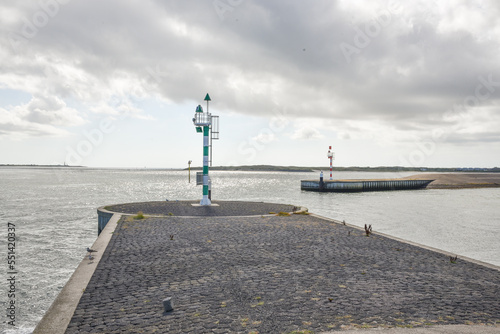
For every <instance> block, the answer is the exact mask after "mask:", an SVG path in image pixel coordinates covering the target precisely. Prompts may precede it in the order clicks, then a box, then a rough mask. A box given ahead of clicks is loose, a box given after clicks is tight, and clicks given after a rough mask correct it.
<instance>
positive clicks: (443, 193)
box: [0, 167, 500, 334]
mask: <svg viewBox="0 0 500 334" xmlns="http://www.w3.org/2000/svg"><path fill="white" fill-rule="evenodd" d="M411 174H414V173H398V174H394V173H366V172H337V173H335V175H334V178H339V179H356V178H357V179H366V178H394V177H403V176H408V175H411ZM211 177H212V198H213V200H241V201H259V202H260V201H263V202H274V203H285V204H293V205H297V206H304V207H307V208H308V209H309V211H310V212H313V213H316V214H319V215H322V216H325V217H328V218H334V219H337V220H340V221H343V220H345V221H346V222H347V223H349V224H353V225H357V226H361V227H362V226H364V224H371V225H372V227H373V230H374V231H376V232H382V233H385V234H388V235H391V236H395V237H399V238H402V239H405V240H409V241H413V242H417V243H420V244H423V245H426V246H431V247H435V248H439V249H443V250H446V251H448V252H451V253H454V254H457V255H458V256H459V257H460V256H467V257H471V258H474V259H477V260H481V261H484V262H488V263H491V264H494V265H498V266H500V243H499V242H498V236H499V235H500V205H499V204H500V188H484V189H457V190H443V189H425V190H406V191H385V192H365V193H316V192H306V191H301V190H300V180H303V179H317V178H318V177H319V173H317V172H314V173H313V172H311V173H285V172H218V171H214V172H211ZM327 177H328V173H325V178H327ZM188 178H189V176H188V171H184V170H183V171H172V170H147V169H142V170H136V169H89V168H35V167H30V168H14V167H12V168H7V167H4V168H0V187H1V192H0V217H1V222H2V227H1V228H2V229H3V231H2V233H0V235H1V236H2V237H1V238H0V253H1V254H2V255H1V257H2V258H3V259H4V260H3V261H2V264H1V266H2V271H1V272H2V277H0V281H1V282H3V283H2V284H0V290H2V291H0V296H1V298H0V303H1V304H2V306H3V307H2V309H3V310H6V309H7V306H8V305H9V304H8V303H10V302H11V301H12V300H14V301H15V306H16V309H15V325H16V326H15V327H14V326H11V325H9V324H8V321H10V319H9V318H7V312H2V317H3V319H2V321H1V322H0V330H1V331H2V333H4V332H5V333H16V334H18V333H31V332H32V331H33V329H34V327H35V326H36V324H37V323H38V321H40V319H41V318H42V317H43V315H44V314H45V312H46V311H47V309H48V308H49V307H50V305H51V304H52V302H53V301H54V299H55V298H56V296H57V294H58V293H59V292H60V290H61V289H62V288H63V286H64V285H65V284H66V282H67V280H68V279H69V278H70V276H71V274H72V273H73V272H74V270H75V268H76V267H77V266H78V264H79V263H80V261H81V260H82V259H83V257H84V256H85V254H86V248H87V247H90V246H91V245H92V243H93V242H94V241H95V239H96V238H97V213H96V208H98V207H100V206H104V205H110V204H118V203H128V202H141V201H164V200H167V199H168V200H193V199H201V196H202V189H201V186H196V178H195V173H194V172H191V182H190V183H189V182H188ZM9 226H10V227H11V228H12V226H14V229H15V232H14V233H15V248H14V249H12V245H10V250H9V238H8V236H9V234H8V233H9V230H8V228H9ZM11 237H12V235H11ZM11 240H12V238H11ZM9 252H10V253H12V252H13V253H14V255H15V264H14V267H13V269H14V270H15V271H16V272H17V274H16V275H15V279H16V280H15V286H14V288H15V296H14V298H11V297H9V289H11V286H10V285H9V282H8V281H7V279H9V278H10V277H11V276H12V275H10V274H9V272H11V270H10V269H12V268H9V263H8V255H9Z"/></svg>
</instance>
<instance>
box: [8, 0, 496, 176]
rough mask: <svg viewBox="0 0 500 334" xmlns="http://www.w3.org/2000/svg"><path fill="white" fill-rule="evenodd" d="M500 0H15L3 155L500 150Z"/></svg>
mask: <svg viewBox="0 0 500 334" xmlns="http://www.w3.org/2000/svg"><path fill="white" fill-rule="evenodd" d="M499 17H500V4H499V2H498V1H495V0H489V1H488V0H477V1H475V0H470V1H461V0H457V1H446V0H445V1H433V0H428V1H411V2H410V1H393V0H389V1H351V0H345V1H344V0H337V1H335V0H315V1H304V0H287V1H277V0H199V1H194V0H185V1H173V0H171V1H160V0H156V1H155V0H141V1H132V0H107V1H97V0H39V1H18V0H3V1H2V2H0V44H1V45H0V163H4V164H5V163H11V164H24V163H27V164H31V163H33V164H53V163H57V164H58V163H61V164H62V163H64V162H66V163H68V164H73V165H85V166H92V167H160V168H161V167H166V168H170V167H186V166H187V161H188V160H193V165H201V164H202V144H203V142H202V136H201V135H200V134H197V133H196V131H195V129H194V126H193V124H192V121H191V120H192V118H193V115H194V112H195V109H196V106H197V105H198V104H201V105H203V106H204V108H205V102H204V101H203V99H204V97H205V95H206V93H209V94H210V96H211V98H212V101H211V102H210V112H211V113H212V114H214V115H218V116H220V140H219V141H214V150H213V157H214V161H213V163H214V165H247V164H275V165H297V166H320V165H325V166H328V165H329V161H328V158H327V151H328V146H330V145H332V146H333V150H334V152H335V155H336V156H335V162H334V164H335V165H337V166H394V165H401V166H430V167H495V166H500V161H499V156H500V154H499V153H500V61H499V59H500V20H499V19H498V18H499Z"/></svg>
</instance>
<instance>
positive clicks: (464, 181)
mask: <svg viewBox="0 0 500 334" xmlns="http://www.w3.org/2000/svg"><path fill="white" fill-rule="evenodd" d="M402 180H434V181H432V182H431V183H430V184H429V185H428V186H427V188H428V189H461V188H495V187H500V173H432V174H418V175H412V176H407V177H404V178H402Z"/></svg>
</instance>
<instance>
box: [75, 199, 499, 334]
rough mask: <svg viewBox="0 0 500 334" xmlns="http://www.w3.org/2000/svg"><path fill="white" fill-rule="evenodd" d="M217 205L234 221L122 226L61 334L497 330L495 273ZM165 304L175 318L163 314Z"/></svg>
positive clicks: (300, 218) (323, 225)
mask: <svg viewBox="0 0 500 334" xmlns="http://www.w3.org/2000/svg"><path fill="white" fill-rule="evenodd" d="M219 204H220V206H219V208H220V210H226V212H228V213H231V212H232V213H233V215H226V216H215V215H212V216H198V217H196V215H195V214H192V212H188V211H190V210H191V209H189V207H187V208H188V209H186V210H187V211H186V212H185V214H186V215H187V216H190V217H181V216H175V215H172V216H167V217H159V218H158V217H157V218H146V219H142V220H135V219H132V218H131V217H128V218H127V217H123V218H122V219H121V221H120V222H119V223H118V225H117V227H116V229H115V231H114V233H113V235H112V237H111V240H110V242H109V244H108V246H107V248H106V250H105V252H104V254H103V255H102V259H101V261H100V262H99V265H98V266H97V268H96V270H95V272H94V275H93V277H92V278H91V280H90V282H89V284H88V286H87V287H86V288H85V291H84V292H83V294H82V296H81V299H80V302H79V304H78V307H77V309H76V311H75V312H74V315H73V317H72V319H71V321H70V323H69V326H68V328H67V331H66V333H68V334H70V333H153V332H157V333H174V334H175V333H179V334H180V333H252V332H253V333H257V332H258V333H290V332H293V331H310V332H313V333H320V332H323V331H329V330H344V329H348V328H375V327H377V328H380V327H382V328H388V327H425V326H432V325H438V324H489V325H495V324H498V323H499V322H500V271H498V270H496V269H494V268H488V267H485V266H482V265H479V264H475V263H472V262H468V261H465V260H462V259H460V258H458V260H457V261H456V263H451V262H450V259H449V256H447V255H445V254H442V253H439V252H434V251H431V250H428V249H424V248H420V247H417V246H413V245H410V244H407V243H403V242H399V241H396V240H393V239H390V238H387V237H384V236H381V235H377V234H376V224H374V230H375V233H374V234H372V235H371V236H369V237H367V236H365V233H364V231H360V230H359V229H357V228H354V227H351V226H345V225H343V224H342V223H339V222H335V221H332V220H327V219H324V218H321V217H316V216H310V215H293V214H292V215H291V216H275V215H266V213H268V212H267V209H268V207H263V209H264V210H261V212H260V215H258V216H254V217H241V216H240V217H238V216H237V213H238V212H244V211H245V210H246V209H244V207H245V206H246V205H247V204H246V203H244V202H240V203H238V202H230V203H224V202H220V203H219ZM225 204H227V205H225ZM252 205H253V206H254V207H253V209H255V206H256V204H255V203H253V204H252ZM290 207H291V206H288V208H290ZM213 208H215V207H213ZM136 209H137V208H133V210H132V211H135V210H136ZM194 209H197V208H193V210H194ZM207 209H210V208H207ZM275 209H276V211H275V212H278V211H285V210H281V208H280V207H275ZM169 210H170V211H171V210H172V209H169ZM232 210H234V211H232ZM142 211H144V212H147V210H142ZM191 211H192V210H191ZM84 261H85V260H84ZM167 297H172V304H173V308H174V310H173V311H172V312H169V313H167V314H164V312H163V306H162V301H163V300H164V299H165V298H167Z"/></svg>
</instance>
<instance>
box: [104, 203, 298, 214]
mask: <svg viewBox="0 0 500 334" xmlns="http://www.w3.org/2000/svg"><path fill="white" fill-rule="evenodd" d="M199 203H200V201H161V202H160V201H158V202H142V203H126V204H117V205H110V206H106V207H105V208H106V209H107V210H109V211H113V212H121V213H128V214H136V213H137V212H139V211H142V212H143V213H144V214H146V215H164V216H168V215H173V216H203V217H206V216H251V215H267V214H269V212H276V213H278V212H280V211H284V212H292V211H295V210H294V209H297V207H294V206H293V205H286V204H276V203H262V202H238V201H213V202H212V204H215V205H213V206H193V205H192V204H199Z"/></svg>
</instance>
